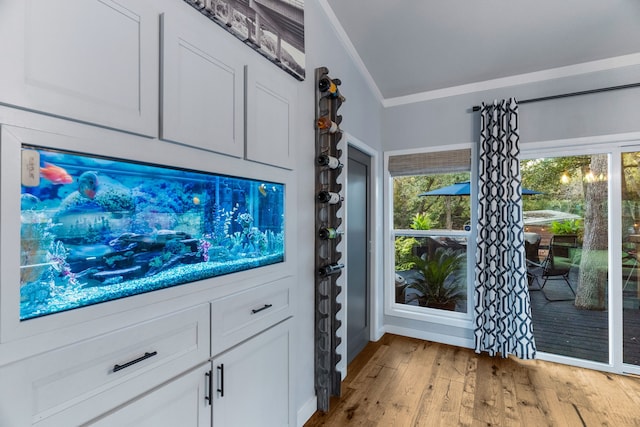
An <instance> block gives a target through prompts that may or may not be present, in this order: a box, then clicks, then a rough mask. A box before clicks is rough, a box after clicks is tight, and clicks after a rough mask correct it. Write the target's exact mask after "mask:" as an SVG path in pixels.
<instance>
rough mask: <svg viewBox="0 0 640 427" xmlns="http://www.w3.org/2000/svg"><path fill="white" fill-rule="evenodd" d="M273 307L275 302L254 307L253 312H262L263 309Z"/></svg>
mask: <svg viewBox="0 0 640 427" xmlns="http://www.w3.org/2000/svg"><path fill="white" fill-rule="evenodd" d="M271 307H273V304H265V305H264V306H262V307H260V308H254V309H253V310H251V314H256V313H260V312H261V311H262V310H266V309H267V308H271Z"/></svg>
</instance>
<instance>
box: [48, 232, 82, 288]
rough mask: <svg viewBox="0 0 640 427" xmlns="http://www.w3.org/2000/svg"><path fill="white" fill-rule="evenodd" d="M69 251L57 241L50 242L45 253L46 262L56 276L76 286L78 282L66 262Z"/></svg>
mask: <svg viewBox="0 0 640 427" xmlns="http://www.w3.org/2000/svg"><path fill="white" fill-rule="evenodd" d="M68 254H69V251H68V250H67V248H65V247H64V243H62V242H61V241H59V240H56V241H54V242H51V245H50V246H49V252H47V261H48V262H49V263H50V265H51V267H52V268H53V269H54V270H55V271H56V272H58V274H59V275H60V276H61V277H63V278H65V279H66V280H67V281H68V283H69V284H72V285H76V284H77V283H78V280H77V278H76V275H75V273H73V272H72V271H71V266H70V265H69V263H68V262H67V255H68Z"/></svg>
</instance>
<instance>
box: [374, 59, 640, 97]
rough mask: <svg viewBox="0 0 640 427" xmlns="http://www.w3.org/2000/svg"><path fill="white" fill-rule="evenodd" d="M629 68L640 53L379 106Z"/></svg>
mask: <svg viewBox="0 0 640 427" xmlns="http://www.w3.org/2000/svg"><path fill="white" fill-rule="evenodd" d="M632 65H640V53H634V54H630V55H623V56H616V57H612V58H607V59H601V60H597V61H590V62H583V63H580V64H574V65H567V66H564V67H558V68H550V69H547V70H542V71H535V72H532V73H525V74H518V75H515V76H509V77H502V78H499V79H492V80H485V81H482V82H476V83H469V84H465V85H460V86H452V87H448V88H443V89H437V90H431V91H427V92H421V93H415V94H411V95H406V96H399V97H396V98H386V99H383V101H382V106H383V107H385V108H387V107H396V106H399V105H405V104H413V103H416V102H424V101H432V100H434V99H439V98H447V97H450V96H458V95H465V94H469V93H474V92H482V91H485V90H492V89H500V88H504V87H510V86H518V85H524V84H528V83H537V82H541V81H545V80H552V79H559V78H563V77H572V76H578V75H581V74H588V73H594V72H598V71H606V70H612V69H616V68H622V67H628V66H632Z"/></svg>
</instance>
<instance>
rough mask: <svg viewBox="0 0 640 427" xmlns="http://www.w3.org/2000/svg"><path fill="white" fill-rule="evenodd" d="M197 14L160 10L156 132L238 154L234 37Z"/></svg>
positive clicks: (238, 76)
mask: <svg viewBox="0 0 640 427" xmlns="http://www.w3.org/2000/svg"><path fill="white" fill-rule="evenodd" d="M186 12H189V13H191V15H193V16H190V15H189V14H187V13H186ZM194 17H195V19H193V18H194ZM200 18H201V17H200V16H197V12H195V11H193V10H190V9H189V10H185V11H184V12H182V13H178V11H177V10H176V13H175V14H171V15H163V16H162V24H161V26H162V52H163V54H162V119H161V138H163V139H166V140H169V141H174V142H178V143H181V144H186V145H190V146H192V147H197V148H201V149H204V150H209V151H215V152H218V153H223V154H229V155H232V156H235V157H242V156H243V154H244V96H243V93H244V64H243V63H242V62H241V61H240V60H239V59H237V58H238V54H237V50H236V51H235V52H234V49H233V47H234V46H233V45H231V43H230V42H234V43H236V44H237V41H236V40H230V38H231V36H230V35H229V34H226V33H225V32H224V31H222V30H221V29H220V28H218V27H217V26H216V25H215V24H213V23H212V22H210V21H208V20H205V19H200ZM235 47H236V49H237V48H238V46H237V45H236V46H235ZM240 47H242V46H240Z"/></svg>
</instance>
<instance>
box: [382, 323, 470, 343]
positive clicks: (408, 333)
mask: <svg viewBox="0 0 640 427" xmlns="http://www.w3.org/2000/svg"><path fill="white" fill-rule="evenodd" d="M385 329H386V332H388V333H390V334H396V335H403V336H405V337H411V338H418V339H421V340H426V341H433V342H439V343H442V344H449V345H455V346H458V347H464V348H473V347H474V342H473V338H461V337H452V336H449V335H442V334H437V333H433V332H426V331H420V330H418V329H411V328H403V327H400V326H393V325H386V326H385Z"/></svg>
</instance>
